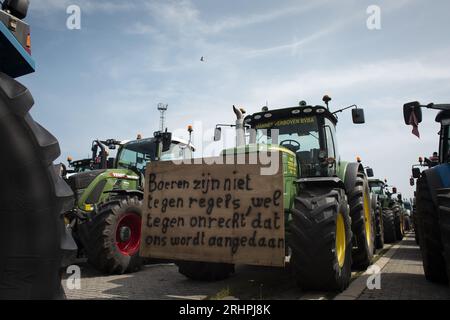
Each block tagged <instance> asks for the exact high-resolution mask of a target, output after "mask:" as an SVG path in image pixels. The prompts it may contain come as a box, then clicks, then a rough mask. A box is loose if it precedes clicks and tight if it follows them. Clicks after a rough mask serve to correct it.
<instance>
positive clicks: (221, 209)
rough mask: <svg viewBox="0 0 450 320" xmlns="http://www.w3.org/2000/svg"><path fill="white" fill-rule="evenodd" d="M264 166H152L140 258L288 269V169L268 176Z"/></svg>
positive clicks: (170, 163)
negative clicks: (285, 179) (285, 194)
mask: <svg viewBox="0 0 450 320" xmlns="http://www.w3.org/2000/svg"><path fill="white" fill-rule="evenodd" d="M204 160H205V162H206V163H212V162H213V161H211V158H209V159H204ZM206 160H209V161H206ZM261 167H262V166H261V165H257V164H254V165H242V164H234V165H228V164H213V165H207V164H182V165H176V164H173V163H172V162H154V163H151V164H149V165H148V167H147V170H146V177H145V197H144V215H143V217H142V239H141V240H142V241H141V250H140V255H141V256H143V257H149V258H162V259H173V260H187V261H203V262H222V263H233V264H251V265H264V266H284V260H285V228H284V210H283V205H284V203H283V175H282V169H280V170H279V172H278V174H276V175H272V176H267V175H261Z"/></svg>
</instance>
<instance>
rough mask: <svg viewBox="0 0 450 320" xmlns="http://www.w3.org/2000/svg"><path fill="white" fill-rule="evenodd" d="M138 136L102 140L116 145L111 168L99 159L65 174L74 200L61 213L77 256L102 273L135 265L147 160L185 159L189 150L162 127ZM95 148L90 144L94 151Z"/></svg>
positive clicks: (138, 263) (139, 262)
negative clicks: (89, 166)
mask: <svg viewBox="0 0 450 320" xmlns="http://www.w3.org/2000/svg"><path fill="white" fill-rule="evenodd" d="M189 133H190V134H192V128H191V127H190V128H189ZM138 138H139V139H136V140H132V141H123V142H118V141H116V140H108V141H107V143H106V144H104V145H108V146H109V149H113V148H115V146H116V145H118V147H119V148H118V151H117V156H116V158H115V161H114V163H113V165H112V168H110V167H109V166H106V162H105V161H100V162H102V163H104V165H105V166H102V167H100V168H99V169H97V170H90V171H86V172H82V173H77V174H74V175H71V176H70V177H68V183H69V185H70V186H71V188H72V190H73V191H74V193H75V202H76V204H75V207H74V208H73V209H72V210H70V211H69V212H67V213H66V221H67V223H68V224H69V225H70V228H71V229H72V234H73V235H74V238H75V240H76V242H77V244H78V247H79V253H78V254H79V256H80V255H81V254H82V253H84V255H85V256H87V258H88V262H89V263H90V264H91V265H92V266H94V267H95V268H96V269H97V270H99V271H101V272H102V273H104V274H122V273H131V272H135V271H138V270H139V269H140V268H141V265H142V259H141V258H140V257H139V247H140V239H141V216H142V208H141V206H142V199H143V188H144V181H143V180H144V171H145V169H146V166H147V164H148V163H149V162H150V161H170V160H177V159H180V158H181V159H184V158H191V157H192V152H193V151H194V150H195V149H194V147H193V146H192V144H191V142H190V141H184V140H182V139H178V138H175V137H172V134H171V133H169V132H167V131H166V132H156V133H155V134H154V137H153V138H146V139H142V138H140V137H138ZM96 151H97V150H96V148H93V152H94V155H95V154H96ZM105 155H106V153H105ZM103 160H105V158H103Z"/></svg>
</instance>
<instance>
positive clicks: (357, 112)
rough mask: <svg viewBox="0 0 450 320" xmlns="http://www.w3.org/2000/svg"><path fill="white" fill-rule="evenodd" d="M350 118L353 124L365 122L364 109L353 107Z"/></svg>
mask: <svg viewBox="0 0 450 320" xmlns="http://www.w3.org/2000/svg"><path fill="white" fill-rule="evenodd" d="M352 118H353V123H354V124H363V123H366V120H365V118H364V109H353V110H352Z"/></svg>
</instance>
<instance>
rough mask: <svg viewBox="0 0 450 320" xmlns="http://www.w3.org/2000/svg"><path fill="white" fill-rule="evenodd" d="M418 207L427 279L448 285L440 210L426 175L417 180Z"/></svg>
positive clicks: (421, 247) (421, 245) (418, 222)
mask: <svg viewBox="0 0 450 320" xmlns="http://www.w3.org/2000/svg"><path fill="white" fill-rule="evenodd" d="M416 206H417V215H416V217H417V224H418V227H419V237H420V249H421V252H422V260H423V269H424V271H425V277H426V278H427V280H429V281H432V282H438V283H447V281H448V278H447V274H446V266H445V260H444V256H443V255H442V252H443V246H442V240H441V232H440V231H441V230H440V227H439V218H438V210H437V208H436V206H435V205H434V203H433V200H432V197H431V192H430V189H429V186H428V181H427V178H426V175H423V176H422V177H420V178H419V179H418V180H417V200H416Z"/></svg>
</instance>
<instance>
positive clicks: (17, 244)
mask: <svg viewBox="0 0 450 320" xmlns="http://www.w3.org/2000/svg"><path fill="white" fill-rule="evenodd" d="M28 7H29V0H4V1H3V3H2V4H1V10H0V146H1V147H2V150H1V152H0V168H1V170H2V175H1V188H0V300H2V299H8V300H11V299H14V300H15V299H20V300H23V299H26V300H29V299H58V298H62V297H63V291H62V287H61V278H60V266H61V259H62V254H63V249H64V248H66V249H68V248H69V247H70V246H66V245H67V244H70V241H69V242H66V240H70V238H67V237H68V236H69V234H68V233H67V232H66V230H65V228H64V221H63V217H62V215H61V213H62V212H66V211H68V210H70V208H71V207H72V205H73V193H72V191H71V189H70V187H69V186H68V185H67V184H66V183H65V182H64V180H63V179H62V177H61V174H60V173H61V168H60V166H55V165H53V161H54V160H55V159H56V158H58V157H59V155H60V149H59V144H58V141H57V140H56V138H55V137H54V136H53V135H52V134H50V133H49V132H48V131H47V130H46V129H44V128H43V127H42V126H41V125H40V124H38V123H37V122H35V121H34V120H33V118H32V117H31V115H30V113H29V110H30V109H31V107H32V106H33V104H34V100H33V97H32V95H31V93H30V92H29V91H28V89H27V88H26V87H25V86H23V85H22V84H20V83H19V82H18V81H16V80H15V79H14V78H17V77H20V76H23V75H26V74H29V73H32V72H34V70H35V63H34V60H33V58H32V56H31V39H30V27H29V26H28V24H26V23H25V22H24V21H23V19H24V18H25V17H26V16H27V11H28ZM72 245H73V244H72Z"/></svg>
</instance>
